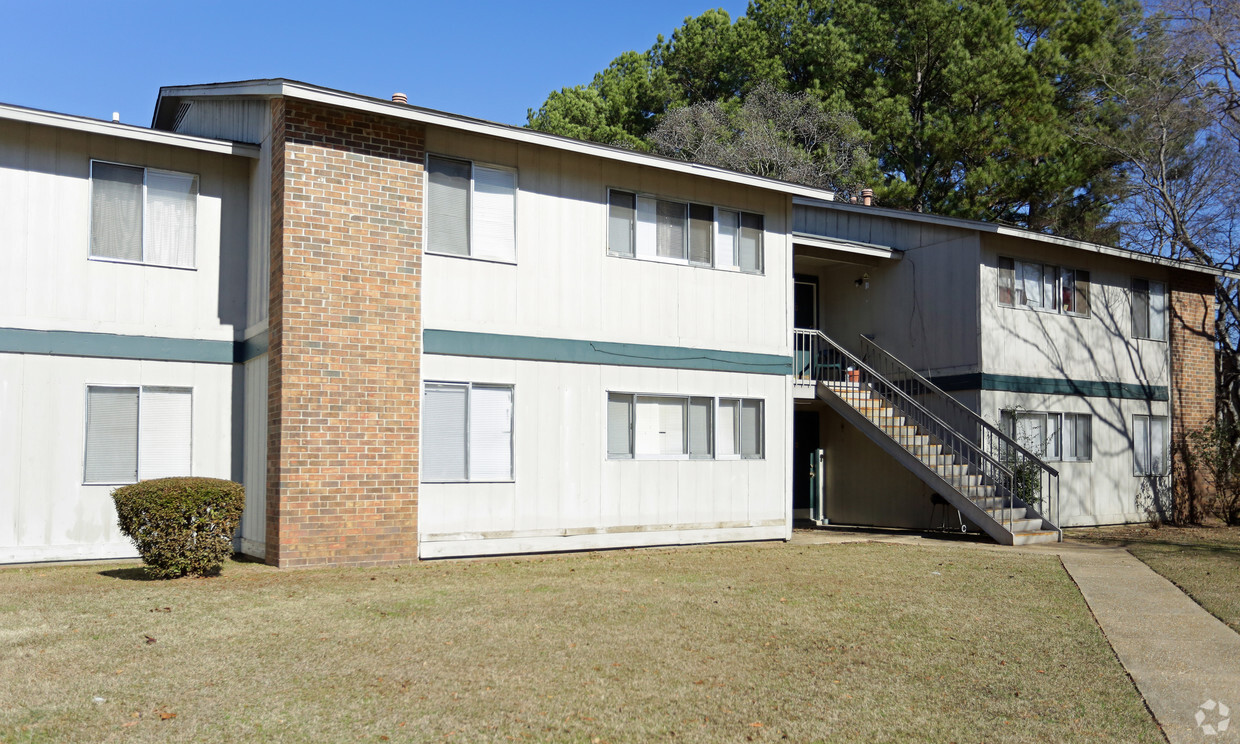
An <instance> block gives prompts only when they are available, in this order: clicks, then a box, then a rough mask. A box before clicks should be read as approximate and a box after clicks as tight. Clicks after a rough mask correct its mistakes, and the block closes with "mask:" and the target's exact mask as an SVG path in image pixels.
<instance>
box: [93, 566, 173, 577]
mask: <svg viewBox="0 0 1240 744" xmlns="http://www.w3.org/2000/svg"><path fill="white" fill-rule="evenodd" d="M99 575H100V576H106V577H107V578H109V579H122V580H124V581H161V579H159V578H157V577H155V576H152V575H151V574H150V573H149V572H148V571H147V570H146V566H136V567H133V568H109V569H108V570H107V571H100V572H99Z"/></svg>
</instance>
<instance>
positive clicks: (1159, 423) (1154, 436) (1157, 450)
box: [1149, 416, 1167, 475]
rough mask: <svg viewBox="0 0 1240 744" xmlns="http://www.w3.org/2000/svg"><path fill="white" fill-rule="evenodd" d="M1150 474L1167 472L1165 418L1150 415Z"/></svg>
mask: <svg viewBox="0 0 1240 744" xmlns="http://www.w3.org/2000/svg"><path fill="white" fill-rule="evenodd" d="M1149 421H1150V471H1149V472H1150V474H1151V475H1165V474H1166V472H1167V419H1166V418H1164V417H1162V416H1150V418H1149Z"/></svg>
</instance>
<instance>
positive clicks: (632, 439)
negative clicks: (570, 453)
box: [603, 390, 766, 461]
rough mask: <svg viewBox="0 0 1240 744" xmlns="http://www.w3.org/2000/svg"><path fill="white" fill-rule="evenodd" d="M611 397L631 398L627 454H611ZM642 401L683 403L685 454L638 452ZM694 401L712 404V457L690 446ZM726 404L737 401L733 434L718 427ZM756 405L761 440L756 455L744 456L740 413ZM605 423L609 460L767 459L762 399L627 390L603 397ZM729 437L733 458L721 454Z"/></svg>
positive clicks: (606, 454)
mask: <svg viewBox="0 0 1240 744" xmlns="http://www.w3.org/2000/svg"><path fill="white" fill-rule="evenodd" d="M612 396H623V397H627V398H628V405H629V422H630V424H629V427H630V428H629V451H628V452H627V453H613V452H611V447H610V442H609V439H608V436H607V432H608V429H609V427H610V423H611V422H610V415H611V414H610V410H609V405H608V403H609V402H610V400H611V398H612ZM642 398H645V399H647V400H650V399H676V400H683V401H684V403H685V408H684V411H685V413H684V447H683V452H681V453H679V454H645V453H639V452H638V451H637V404H638V401H639V400H640V399H642ZM695 400H696V401H701V400H709V401H710V402H711V405H710V419H709V421H708V422H707V427H708V429H709V430H708V431H707V440H708V441H709V443H710V449H711V451H710V454H709V455H702V454H692V453H691V450H692V445H691V443H690V431H689V427H690V423H689V418H690V408H691V407H692V404H693V401H695ZM723 401H736V404H737V405H736V417H735V419H734V420H733V427H732V429H733V430H732V431H731V432H724V431H722V430H721V429H720V428H719V408H720V405H721V403H722V402H723ZM754 402H756V403H757V404H758V441H757V445H758V452H757V453H756V454H753V455H745V454H744V453H743V451H742V450H743V448H742V446H741V418H742V413H741V411H742V409H743V408H744V406H743V404H744V403H754ZM603 421H604V427H603V433H604V437H603V439H604V442H603V445H604V446H603V449H604V456H605V459H607V460H616V461H620V460H694V461H705V460H765V459H766V401H765V400H764V399H762V398H741V397H730V396H718V397H712V396H709V395H685V394H681V393H677V394H674V395H667V394H662V393H635V392H629V391H625V390H608V391H607V393H606V395H604V396H603ZM728 435H731V436H732V437H733V441H734V442H735V450H736V454H730V455H724V454H720V452H721V448H720V443H721V442H722V441H723V437H725V436H728ZM729 449H731V447H729Z"/></svg>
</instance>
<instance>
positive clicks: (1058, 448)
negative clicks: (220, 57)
mask: <svg viewBox="0 0 1240 744" xmlns="http://www.w3.org/2000/svg"><path fill="white" fill-rule="evenodd" d="M1069 416H1071V417H1073V419H1074V422H1073V429H1072V431H1073V434H1074V435H1075V432H1076V427H1077V426H1078V425H1079V424H1078V422H1079V420H1080V419H1081V418H1085V419H1087V420H1088V421H1089V456H1088V457H1081V456H1080V454H1079V453H1078V452H1077V451H1076V440H1075V436H1074V438H1073V441H1072V443H1071V446H1069V445H1068V442H1067V440H1066V438H1065V437H1064V423H1065V421H1066V420H1067V418H1068V417H1069ZM1023 417H1030V418H1032V417H1041V418H1042V420H1043V421H1044V422H1045V423H1044V425H1043V430H1044V431H1046V432H1047V436H1046V441H1045V442H1043V444H1042V451H1041V452H1039V451H1038V450H1037V449H1034V448H1032V447H1029V444H1028V443H1026V442H1022V441H1020V440H1019V439H1017V437H1016V432H1017V426H1018V423H1017V421H1018V419H1020V418H1023ZM999 421H1000V423H1001V426H1000V428H1001V429H1002V430H1003V433H1004V434H1007V435H1008V436H1009V437H1011V438H1012V439H1014V440H1016V443H1017V444H1019V445H1020V446H1022V447H1025V448H1026V449H1029V450H1030V451H1032V452H1033V454H1035V455H1037V456H1038V457H1040V458H1042V459H1043V460H1044V461H1046V462H1092V461H1093V452H1094V422H1093V414H1089V413H1075V412H1066V411H1065V412H1054V411H1029V410H1026V409H1024V408H1003V409H1000V411H999ZM1069 450H1071V451H1070V452H1069Z"/></svg>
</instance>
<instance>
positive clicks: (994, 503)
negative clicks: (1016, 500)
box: [973, 486, 1011, 511]
mask: <svg viewBox="0 0 1240 744" xmlns="http://www.w3.org/2000/svg"><path fill="white" fill-rule="evenodd" d="M990 488H991V489H992V491H991V495H990V496H989V497H984V498H975V499H973V503H975V504H977V505H978V506H979V507H980V508H982V509H985V510H987V511H989V510H990V509H1008V508H1010V506H1011V505H1010V503H1009V500H1008V499H1006V498H1003V497H1000V496H995V495H994V492H993V489H994V486H990Z"/></svg>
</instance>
